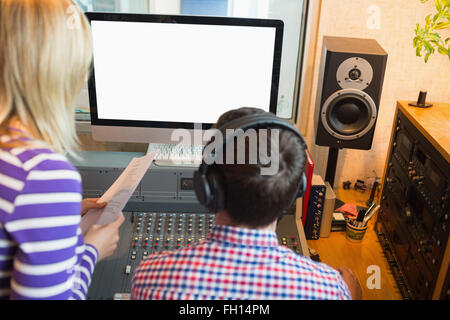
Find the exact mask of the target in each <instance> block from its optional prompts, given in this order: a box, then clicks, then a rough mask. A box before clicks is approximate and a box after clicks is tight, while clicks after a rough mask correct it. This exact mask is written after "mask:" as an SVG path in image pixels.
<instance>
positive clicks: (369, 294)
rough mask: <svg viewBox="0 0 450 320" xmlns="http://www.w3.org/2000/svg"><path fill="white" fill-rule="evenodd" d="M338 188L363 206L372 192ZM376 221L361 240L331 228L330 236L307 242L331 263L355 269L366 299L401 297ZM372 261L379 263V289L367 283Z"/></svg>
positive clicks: (347, 199)
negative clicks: (376, 227) (358, 241)
mask: <svg viewBox="0 0 450 320" xmlns="http://www.w3.org/2000/svg"><path fill="white" fill-rule="evenodd" d="M335 192H336V196H337V198H338V199H340V200H341V201H344V202H346V203H354V204H356V205H360V206H366V204H365V202H366V200H367V199H368V198H369V195H370V194H369V192H365V193H361V192H360V191H355V190H341V189H337V190H335ZM375 221H376V217H373V218H372V219H371V221H370V223H369V227H368V229H367V231H366V234H365V236H364V239H363V241H362V242H361V243H352V242H350V241H348V240H347V238H346V236H345V232H331V234H330V237H328V238H320V239H319V240H308V245H309V247H310V248H312V249H314V250H316V251H317V253H318V254H319V256H320V259H321V261H322V262H324V263H326V264H328V265H329V266H331V267H333V268H338V267H347V268H350V269H352V270H353V272H354V273H355V275H356V277H357V278H358V280H359V283H360V284H361V288H362V298H363V299H364V300H400V299H402V296H401V294H400V292H399V291H398V288H397V285H396V283H395V280H394V278H393V276H392V274H391V273H390V269H389V265H388V263H387V261H386V259H385V257H384V255H383V252H382V249H381V246H380V243H379V242H378V238H377V236H376V234H375V231H374V224H375ZM371 265H375V266H379V267H380V271H381V272H380V275H381V288H380V289H372V290H371V289H369V288H368V287H367V285H366V283H367V280H368V278H369V277H370V276H371V273H370V274H368V273H367V268H368V267H369V266H371Z"/></svg>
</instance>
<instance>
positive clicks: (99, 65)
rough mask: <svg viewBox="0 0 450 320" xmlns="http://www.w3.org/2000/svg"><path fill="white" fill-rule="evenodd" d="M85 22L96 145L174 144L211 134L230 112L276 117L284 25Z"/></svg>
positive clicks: (118, 18) (113, 18)
mask: <svg viewBox="0 0 450 320" xmlns="http://www.w3.org/2000/svg"><path fill="white" fill-rule="evenodd" d="M86 15H87V17H88V19H89V21H90V23H91V27H92V37H93V48H94V60H93V69H92V73H91V77H90V79H89V85H88V87H89V100H90V108H91V123H92V134H93V137H94V139H95V140H98V141H117V142H143V143H148V142H157V143H161V142H162V143H174V142H173V141H171V135H172V132H173V130H174V129H181V128H183V129H188V130H193V129H194V128H199V127H200V128H202V129H203V130H206V129H209V128H210V127H211V126H212V124H213V123H215V122H216V121H217V119H218V118H219V116H220V115H221V114H223V113H225V112H226V111H228V110H231V109H235V108H239V107H258V108H261V109H264V110H266V111H270V112H273V113H274V114H275V113H276V105H277V96H278V84H279V74H280V62H281V48H282V38H283V22H282V21H280V20H268V19H243V18H222V17H196V16H168V15H142V14H113V13H87V14H86ZM200 124H201V126H200Z"/></svg>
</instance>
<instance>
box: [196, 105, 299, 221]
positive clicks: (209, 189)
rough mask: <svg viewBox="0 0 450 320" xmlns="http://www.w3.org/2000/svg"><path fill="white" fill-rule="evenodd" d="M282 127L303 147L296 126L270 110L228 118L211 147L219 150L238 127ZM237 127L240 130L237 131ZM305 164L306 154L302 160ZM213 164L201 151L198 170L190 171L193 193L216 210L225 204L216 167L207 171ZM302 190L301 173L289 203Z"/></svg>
mask: <svg viewBox="0 0 450 320" xmlns="http://www.w3.org/2000/svg"><path fill="white" fill-rule="evenodd" d="M274 128H278V129H283V130H288V131H290V132H292V133H293V134H295V136H297V137H298V138H299V139H300V141H301V143H302V145H303V147H304V148H305V150H306V142H305V139H304V138H303V136H302V135H301V134H300V132H298V130H297V128H296V127H295V126H294V125H292V124H291V123H289V122H287V121H286V120H283V119H281V118H278V117H277V116H275V115H274V114H272V113H270V112H265V113H260V114H252V115H247V116H243V117H240V118H237V119H234V120H231V121H228V122H226V123H224V124H223V125H221V126H220V127H219V128H217V130H218V131H220V133H221V134H222V143H221V144H219V146H216V147H215V153H216V154H217V150H219V151H220V150H223V149H224V147H225V145H226V144H227V143H228V142H229V141H230V140H232V139H234V138H235V137H237V136H238V134H239V132H240V130H242V131H246V130H249V129H256V130H259V129H274ZM228 129H234V130H235V131H234V132H233V134H230V135H227V134H226V131H227V130H228ZM239 129H240V130H239ZM305 164H306V156H305V159H304V163H303V168H304V165H305ZM212 166H214V164H211V165H209V164H207V163H205V154H203V157H202V163H201V165H200V167H199V169H198V170H197V171H196V172H195V173H194V188H195V194H196V196H197V199H198V200H199V202H200V203H201V204H202V205H204V206H205V207H206V208H208V209H209V210H210V211H211V212H214V213H216V212H219V211H221V210H222V209H223V208H224V206H225V204H224V202H225V191H224V187H223V181H222V180H223V179H222V178H221V177H220V176H219V174H218V172H216V171H217V170H211V171H212V172H208V171H209V168H210V167H212ZM305 189H306V176H305V173H304V172H302V174H301V178H300V182H299V184H298V187H297V193H296V196H295V198H294V199H293V200H292V203H291V206H292V204H293V203H294V202H295V200H296V199H297V198H299V197H302V196H303V194H304V192H305Z"/></svg>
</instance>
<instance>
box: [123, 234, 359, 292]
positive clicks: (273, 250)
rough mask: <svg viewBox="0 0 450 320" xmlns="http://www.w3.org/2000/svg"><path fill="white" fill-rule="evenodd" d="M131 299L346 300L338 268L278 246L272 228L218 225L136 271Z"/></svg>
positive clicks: (346, 290)
mask: <svg viewBox="0 0 450 320" xmlns="http://www.w3.org/2000/svg"><path fill="white" fill-rule="evenodd" d="M131 295H132V298H133V299H157V300H158V299H161V300H170V299H178V300H202V299H203V300H214V299H233V300H237V299H252V300H278V299H350V298H351V297H350V292H349V290H348V287H347V285H346V284H345V282H344V281H343V279H342V277H341V276H340V274H339V272H337V271H336V270H334V269H332V268H331V267H329V266H327V265H325V264H322V263H317V262H314V261H312V260H310V259H307V258H305V257H303V256H300V255H297V254H295V253H294V252H293V251H292V250H290V249H288V248H286V247H283V246H280V245H279V244H278V239H277V236H276V234H275V232H271V231H261V230H253V229H244V228H236V227H231V226H224V225H216V226H213V228H212V229H211V232H210V234H209V235H208V236H207V238H206V239H205V240H204V241H202V242H199V243H197V244H195V245H193V246H192V247H189V248H182V249H179V250H177V251H172V252H169V251H166V252H159V253H155V254H153V255H151V256H149V257H148V258H147V259H146V260H143V261H142V262H141V264H140V265H139V266H138V268H137V269H136V271H135V273H134V275H133V280H132V289H131Z"/></svg>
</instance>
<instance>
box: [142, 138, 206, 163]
mask: <svg viewBox="0 0 450 320" xmlns="http://www.w3.org/2000/svg"><path fill="white" fill-rule="evenodd" d="M153 151H158V155H157V156H156V158H155V160H154V162H155V164H156V165H158V166H168V167H193V168H196V167H198V166H199V165H200V164H201V163H202V153H203V146H202V145H178V144H165V143H150V144H149V147H148V151H147V153H151V152H153Z"/></svg>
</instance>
